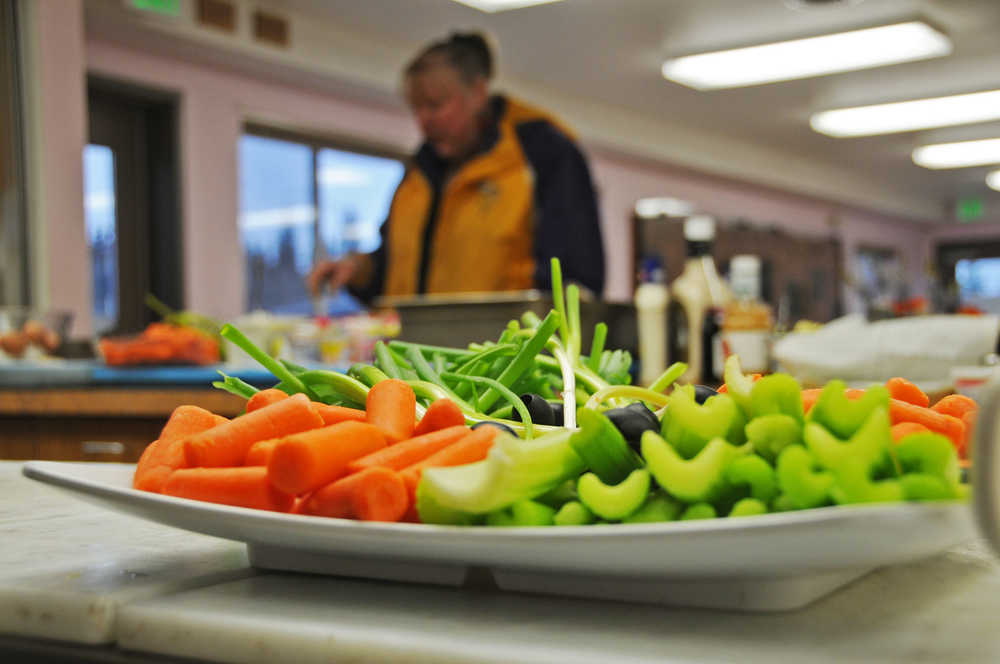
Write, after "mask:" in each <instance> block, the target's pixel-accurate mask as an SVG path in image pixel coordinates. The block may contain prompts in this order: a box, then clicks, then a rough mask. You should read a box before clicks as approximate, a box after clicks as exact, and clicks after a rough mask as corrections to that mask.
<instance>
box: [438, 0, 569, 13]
mask: <svg viewBox="0 0 1000 664" xmlns="http://www.w3.org/2000/svg"><path fill="white" fill-rule="evenodd" d="M455 2H459V3H461V4H463V5H467V6H469V7H472V8H474V9H478V10H479V11H481V12H489V13H491V14H492V13H493V12H502V11H507V10H508V9H520V8H521V7H531V6H533V5H546V4H548V3H550V2H560V0H455Z"/></svg>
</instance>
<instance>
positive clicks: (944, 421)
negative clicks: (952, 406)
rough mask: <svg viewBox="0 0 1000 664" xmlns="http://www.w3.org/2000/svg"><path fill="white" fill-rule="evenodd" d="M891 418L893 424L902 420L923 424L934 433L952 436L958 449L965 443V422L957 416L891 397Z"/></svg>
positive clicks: (952, 440)
mask: <svg viewBox="0 0 1000 664" xmlns="http://www.w3.org/2000/svg"><path fill="white" fill-rule="evenodd" d="M889 420H890V421H891V422H892V424H899V423H900V422H916V423H918V424H922V425H924V426H925V427H927V428H928V429H930V430H931V431H933V432H934V433H939V434H941V435H943V436H946V437H947V438H950V439H951V442H952V443H953V444H954V445H955V448H956V449H961V448H962V447H963V445H964V443H965V423H964V422H962V420H960V419H958V418H957V417H952V416H951V415H945V414H943V413H939V412H937V411H936V410H932V409H930V408H922V407H921V406H914V405H913V404H912V403H907V402H905V401H900V400H899V399H889Z"/></svg>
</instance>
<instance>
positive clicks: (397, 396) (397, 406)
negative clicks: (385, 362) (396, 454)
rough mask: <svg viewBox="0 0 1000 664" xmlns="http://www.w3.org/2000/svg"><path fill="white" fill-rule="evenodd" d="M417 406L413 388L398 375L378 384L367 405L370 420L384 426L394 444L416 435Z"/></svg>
mask: <svg viewBox="0 0 1000 664" xmlns="http://www.w3.org/2000/svg"><path fill="white" fill-rule="evenodd" d="M416 407H417V397H416V395H415V394H414V393H413V388H411V387H410V386H409V385H407V384H406V383H404V382H403V381H401V380H398V379H395V378H390V379H389V380H382V381H379V382H377V383H375V385H373V386H372V388H371V389H370V390H368V399H367V403H366V406H365V408H366V410H367V411H368V423H369V424H374V425H375V426H377V427H378V428H379V429H381V430H382V433H383V434H385V438H386V441H388V443H389V444H390V445H392V444H394V443H398V442H399V441H401V440H406V439H407V438H410V437H411V436H413V429H414V427H415V426H416Z"/></svg>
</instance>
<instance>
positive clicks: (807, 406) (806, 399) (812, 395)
mask: <svg viewBox="0 0 1000 664" xmlns="http://www.w3.org/2000/svg"><path fill="white" fill-rule="evenodd" d="M822 393H823V388H821V387H814V388H811V389H808V390H802V409H803V411H804V412H806V413H808V412H809V411H810V410H812V407H813V406H815V405H816V402H817V401H819V395H820V394H822Z"/></svg>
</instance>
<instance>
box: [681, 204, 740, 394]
mask: <svg viewBox="0 0 1000 664" xmlns="http://www.w3.org/2000/svg"><path fill="white" fill-rule="evenodd" d="M684 240H685V242H686V243H687V261H686V262H685V264H684V271H683V272H682V273H681V275H680V276H679V277H677V279H675V280H674V282H673V283H672V284H671V285H670V304H669V305H668V311H669V315H668V324H667V329H668V331H669V338H670V343H669V347H670V360H671V361H672V362H685V363H687V365H688V369H687V372H685V374H684V375H683V376H682V377H681V379H680V380H681V382H690V383H698V384H704V385H709V386H712V387H715V386H717V385H718V384H719V383H721V382H722V365H723V362H724V360H725V357H724V353H723V346H722V337H721V333H722V322H723V314H724V311H725V308H726V306H727V305H728V304H729V303H730V302H731V301H732V299H733V297H732V293H731V292H730V290H729V287H728V286H727V285H726V283H725V281H723V279H722V277H720V276H719V272H718V270H716V269H715V261H714V260H713V259H712V246H713V243H714V241H715V219H713V218H712V217H710V216H707V215H695V216H692V217H688V218H687V219H686V220H685V221H684Z"/></svg>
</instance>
